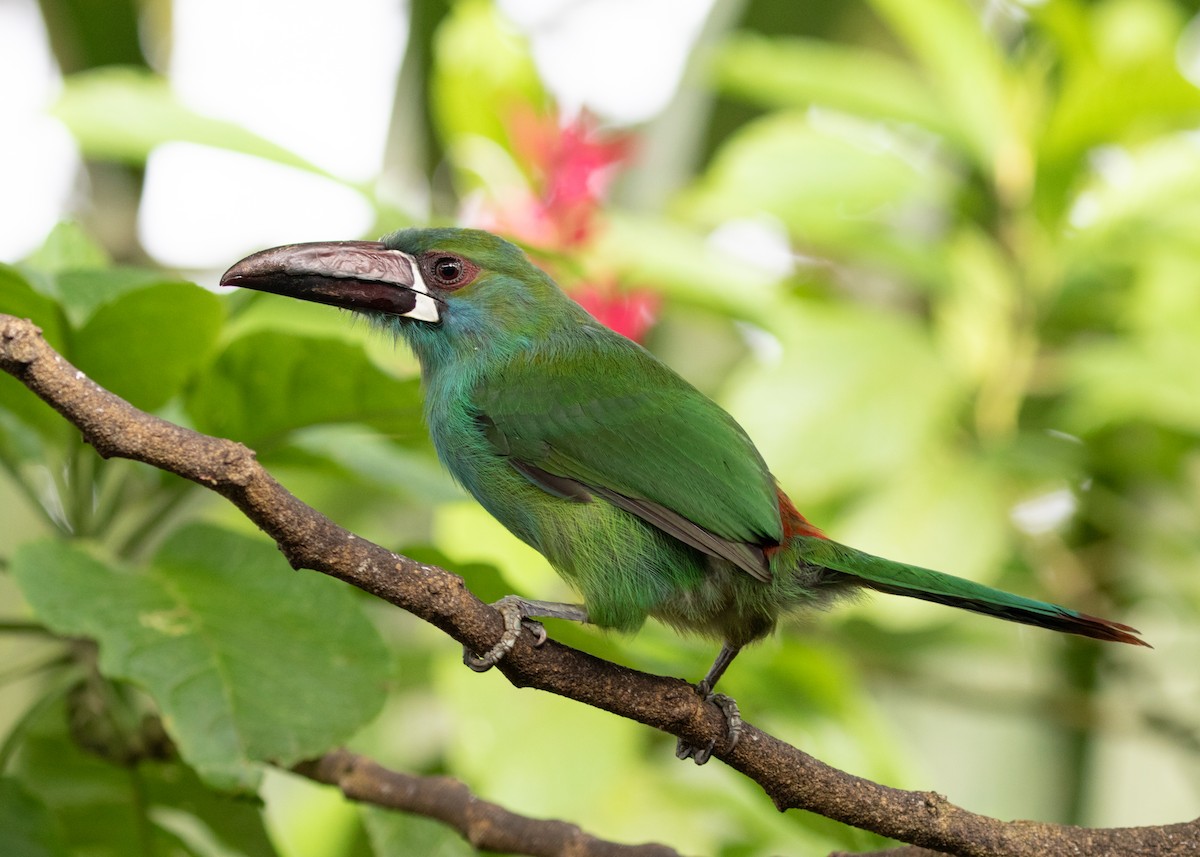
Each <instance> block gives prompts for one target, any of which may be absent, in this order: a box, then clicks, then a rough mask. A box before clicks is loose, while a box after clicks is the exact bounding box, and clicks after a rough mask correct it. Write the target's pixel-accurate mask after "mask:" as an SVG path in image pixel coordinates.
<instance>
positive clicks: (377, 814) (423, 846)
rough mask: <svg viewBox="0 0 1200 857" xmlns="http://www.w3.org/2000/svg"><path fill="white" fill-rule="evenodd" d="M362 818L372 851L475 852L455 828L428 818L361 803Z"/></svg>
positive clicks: (457, 856) (431, 855)
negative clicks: (362, 805)
mask: <svg viewBox="0 0 1200 857" xmlns="http://www.w3.org/2000/svg"><path fill="white" fill-rule="evenodd" d="M362 820H363V826H364V827H366V830H367V836H368V837H369V838H370V840H371V846H372V848H373V849H374V853H376V854H421V855H428V857H475V855H476V854H478V853H479V852H477V851H476V850H475V849H474V848H472V847H471V845H470V844H469V843H468V842H467V841H466V840H465V839H463V838H462V836H461V835H460V834H459V833H458V831H456V830H454V829H453V828H452V827H450V826H449V825H446V824H443V823H442V822H440V821H436V820H434V819H432V818H423V817H422V816H419V815H413V814H411V813H407V812H396V811H395V810H384V809H379V808H377V807H371V806H364V807H363V808H362Z"/></svg>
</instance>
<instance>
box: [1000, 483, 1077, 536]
mask: <svg viewBox="0 0 1200 857" xmlns="http://www.w3.org/2000/svg"><path fill="white" fill-rule="evenodd" d="M1078 507H1079V503H1078V501H1077V500H1076V499H1075V495H1074V494H1073V493H1072V492H1071V490H1070V489H1069V488H1058V489H1056V490H1054V491H1048V492H1047V493H1045V494H1039V495H1038V496H1037V497H1033V498H1032V499H1029V500H1025V501H1024V502H1022V503H1018V504H1017V505H1016V506H1014V507H1013V508H1012V511H1011V513H1010V516H1011V517H1012V521H1013V523H1014V524H1016V525H1017V528H1018V529H1020V530H1021V532H1024V533H1028V534H1029V535H1031V536H1036V535H1041V534H1042V533H1049V532H1053V531H1054V530H1057V529H1058V528H1059V527H1061V526H1062V525H1063V524H1065V523H1066V522H1067V521H1069V520H1070V519H1071V516H1072V515H1074V514H1075V510H1076V509H1077V508H1078Z"/></svg>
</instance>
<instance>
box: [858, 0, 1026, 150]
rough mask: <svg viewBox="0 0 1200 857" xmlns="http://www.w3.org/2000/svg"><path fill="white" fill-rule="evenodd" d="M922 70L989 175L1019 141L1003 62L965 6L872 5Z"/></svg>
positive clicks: (929, 1) (949, 2) (936, 2)
mask: <svg viewBox="0 0 1200 857" xmlns="http://www.w3.org/2000/svg"><path fill="white" fill-rule="evenodd" d="M871 5H872V6H874V7H875V10H876V11H877V12H878V13H879V14H880V15H881V16H882V17H883V18H884V19H885V20H886V21H887V22H888V23H889V24H890V25H891V27H892V29H893V30H894V31H895V33H896V35H897V36H899V37H900V39H901V40H902V41H903V42H904V43H905V44H906V45H907V47H908V49H909V51H911V53H912V55H913V57H914V58H915V59H916V60H917V62H918V63H920V64H921V66H923V68H924V70H925V72H926V73H927V75H928V77H929V79H930V81H931V83H932V84H933V86H934V89H935V90H936V91H937V92H938V94H939V95H940V99H939V100H940V101H941V104H942V106H943V108H944V109H945V110H947V111H948V112H949V118H950V119H951V121H952V122H953V123H954V125H955V126H956V127H957V128H958V129H959V132H958V134H957V135H956V136H957V137H959V138H961V139H965V140H967V141H968V151H969V152H971V153H972V154H973V155H974V158H975V160H976V162H977V163H979V164H980V165H981V166H982V167H983V168H984V173H985V174H991V173H992V171H993V168H994V167H999V168H1004V167H1005V166H1006V164H1004V163H997V159H998V158H1000V157H1001V156H1004V157H1003V158H1002V159H1001V160H1005V159H1007V158H1009V157H1012V152H1013V151H1014V149H1015V147H1018V146H1020V145H1021V138H1020V136H1019V134H1018V132H1017V129H1016V127H1015V126H1014V123H1013V115H1014V113H1013V111H1012V109H1011V105H1010V103H1009V92H1008V89H1009V85H1008V77H1007V69H1006V68H1005V64H1004V58H1003V56H1002V55H1001V53H1000V50H999V47H998V45H997V44H996V42H995V41H994V40H993V39H992V38H991V37H990V36H989V35H988V33H987V32H986V31H985V30H984V28H983V24H982V22H981V21H980V15H979V12H978V11H976V9H975V8H974V7H973V6H972V5H971V4H970V3H967V2H965V0H872V4H871Z"/></svg>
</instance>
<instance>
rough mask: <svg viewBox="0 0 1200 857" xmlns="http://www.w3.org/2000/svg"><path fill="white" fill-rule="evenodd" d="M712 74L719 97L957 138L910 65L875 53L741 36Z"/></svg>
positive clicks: (727, 48) (725, 51)
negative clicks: (814, 107)
mask: <svg viewBox="0 0 1200 857" xmlns="http://www.w3.org/2000/svg"><path fill="white" fill-rule="evenodd" d="M716 74H717V82H718V85H719V86H720V87H721V88H722V89H723V90H724V91H726V92H728V93H730V94H732V95H737V96H741V97H743V98H747V99H750V100H752V101H755V102H757V103H759V104H764V105H767V106H769V107H807V106H808V105H810V104H819V105H823V106H826V107H832V108H835V109H837V110H844V111H846V112H848V113H854V114H857V115H859V116H863V117H864V118H869V119H886V120H895V121H898V122H909V123H912V124H914V125H917V126H918V127H920V128H923V129H925V130H927V131H932V132H934V133H936V134H939V135H943V136H947V137H954V135H955V134H957V133H958V129H956V128H955V127H954V125H953V124H951V123H947V121H946V116H945V111H944V110H942V109H941V108H940V106H939V104H938V101H937V98H936V96H935V95H934V93H932V92H931V91H930V88H929V84H928V83H926V82H925V81H924V80H922V79H921V77H920V76H919V75H918V74H917V73H916V72H915V71H914V69H913V68H912V66H911V65H908V64H906V63H903V62H901V61H899V60H896V59H893V58H892V57H890V56H888V55H886V54H883V53H879V52H878V51H871V50H865V49H862V48H857V47H850V46H846V45H836V44H833V43H831V42H825V41H818V40H816V39H782V38H776V39H768V38H764V37H762V36H758V35H752V34H741V35H735V36H734V37H733V38H731V39H730V40H729V41H728V42H726V44H725V45H724V46H723V47H722V48H721V51H720V53H719V54H718V55H717V63H716Z"/></svg>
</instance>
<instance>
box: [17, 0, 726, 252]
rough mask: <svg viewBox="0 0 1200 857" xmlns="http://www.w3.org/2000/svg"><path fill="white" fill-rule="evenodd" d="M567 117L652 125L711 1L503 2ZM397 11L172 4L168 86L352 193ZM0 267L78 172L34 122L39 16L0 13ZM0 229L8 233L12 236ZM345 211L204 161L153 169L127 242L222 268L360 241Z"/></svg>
mask: <svg viewBox="0 0 1200 857" xmlns="http://www.w3.org/2000/svg"><path fill="white" fill-rule="evenodd" d="M500 5H501V7H502V9H503V10H504V11H505V12H506V13H507V14H508V15H509V16H510V17H511V18H512V19H513V20H514V22H516V23H517V24H518V26H520V27H521V29H522V30H524V31H525V32H526V33H527V34H528V35H529V37H530V39H531V43H532V45H533V50H534V54H535V59H536V61H537V63H538V67H539V69H540V70H541V72H542V74H543V75H544V76H545V78H546V83H547V86H548V88H549V89H550V90H551V91H552V92H553V93H555V95H556V96H557V97H558V98H559V99H561V101H562V103H563V107H564V108H565V109H566V110H567V111H568V112H570V111H571V110H574V109H578V108H580V107H586V108H588V109H590V110H592V111H594V112H596V113H598V114H599V115H601V116H603V117H604V118H606V119H608V120H610V121H614V122H618V123H633V122H639V121H643V120H646V119H648V118H650V117H652V116H653V115H654V114H655V113H656V112H657V111H659V110H661V109H662V108H663V107H664V106H665V105H666V103H667V102H668V101H669V100H670V98H671V96H672V94H673V93H674V91H675V89H676V87H677V86H678V84H679V79H680V76H681V74H682V72H683V69H684V66H685V64H686V60H687V56H688V52H689V50H690V49H691V46H692V43H693V42H694V40H695V37H696V34H697V33H698V32H699V30H700V28H701V27H702V26H703V22H704V19H705V16H706V15H707V14H708V11H709V9H710V7H711V0H501V3H500ZM407 14H408V13H407V7H406V4H405V3H402V2H396V0H343V2H341V3H338V4H336V6H334V5H330V4H327V3H322V2H319V0H253V2H245V1H244V0H175V2H174V3H173V7H172V23H173V44H172V50H171V56H170V68H169V69H168V71H167V74H168V76H169V78H170V81H171V85H172V87H173V88H174V89H175V91H176V93H177V94H178V95H179V97H180V99H181V100H182V101H183V102H184V103H186V104H187V105H188V106H190V107H191V108H193V109H195V110H197V111H198V112H200V113H204V114H207V115H210V116H213V117H217V118H221V119H227V120H229V121H232V122H236V123H238V124H241V125H243V126H245V127H246V128H248V129H249V130H251V131H254V132H256V133H258V134H260V135H261V136H263V137H266V138H267V139H270V140H272V141H274V142H276V143H278V144H280V145H282V146H284V147H286V148H288V149H291V150H293V151H294V152H296V153H297V154H298V155H300V156H302V157H305V158H307V159H308V160H311V161H313V162H314V163H316V164H317V165H319V166H321V167H322V168H324V169H327V170H329V171H330V172H331V173H333V174H334V175H337V176H340V177H342V178H345V179H347V180H348V181H352V182H360V181H366V180H369V179H371V178H373V177H375V176H377V175H378V174H379V172H380V168H381V166H382V160H383V153H384V146H385V144H386V138H387V127H388V122H389V121H390V114H391V109H392V101H393V89H394V86H395V83H396V75H397V72H398V70H399V64H400V61H401V58H402V53H403V49H404V43H405V39H406V38H407V26H408V17H407ZM0 80H2V81H20V85H19V86H11V85H3V86H0V110H3V114H2V115H4V116H5V119H6V126H7V127H6V128H5V133H4V134H3V135H0V199H6V200H13V199H17V200H21V201H22V204H21V205H19V206H14V205H9V206H6V207H4V210H2V211H0V259H7V260H12V259H16V258H19V257H20V256H22V255H24V254H26V253H28V252H29V251H30V250H32V249H34V248H35V247H37V246H38V245H39V244H40V243H41V241H42V240H44V237H45V235H46V233H47V232H48V231H49V230H50V228H51V226H52V225H53V223H54V222H55V221H57V220H59V219H61V217H62V216H63V213H64V212H65V211H66V210H67V207H68V203H69V200H70V194H71V191H72V188H73V183H74V180H75V176H76V174H77V170H78V156H77V154H76V152H75V148H74V145H73V143H72V141H71V139H70V137H69V135H67V133H66V131H65V130H64V129H63V128H62V127H61V125H60V124H59V123H58V122H56V121H55V120H52V119H49V118H47V117H46V115H45V110H46V107H47V106H48V105H49V104H50V103H51V102H52V100H53V98H54V96H55V94H56V93H57V91H58V87H59V79H58V73H57V71H56V69H55V65H54V61H53V58H52V55H51V54H50V52H49V48H48V46H47V44H46V38H45V33H44V28H43V26H42V22H41V18H40V13H39V12H38V7H37V4H36V2H34V0H5V1H4V2H0ZM10 221H11V222H10ZM371 222H372V221H371V219H370V217H369V208H368V207H367V206H366V203H365V201H363V200H361V199H360V198H359V197H358V195H357V194H356V193H354V192H353V191H351V190H348V189H346V188H344V187H339V186H337V185H336V184H335V183H333V182H329V181H325V180H322V179H320V178H318V177H314V176H311V175H308V174H306V173H304V172H302V171H299V170H288V169H285V168H282V167H279V166H278V165H275V164H272V163H270V162H267V161H262V160H256V159H249V158H244V157H241V156H237V155H232V154H229V153H222V152H218V151H215V150H211V149H205V148H203V147H198V146H186V145H183V144H172V145H169V146H163V147H160V150H158V151H156V152H155V153H154V154H153V156H152V157H151V159H150V162H149V164H148V172H147V178H146V185H145V196H144V201H143V206H142V210H141V212H140V217H139V232H140V236H141V240H142V243H143V244H144V246H145V248H146V250H147V251H148V252H149V253H150V254H151V255H152V256H154V257H155V258H156V259H158V260H159V261H160V262H162V263H163V264H165V265H169V266H174V267H181V268H191V269H196V268H208V269H211V268H221V267H223V266H224V265H226V264H228V263H229V262H231V261H233V260H235V259H236V258H238V257H239V255H240V254H243V253H245V252H247V251H249V250H254V249H258V248H261V247H264V246H268V245H270V244H278V243H289V242H294V241H304V240H328V239H339V238H357V237H360V236H361V235H362V234H363V230H365V229H369V228H370V225H371Z"/></svg>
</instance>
